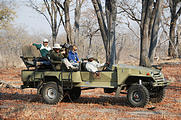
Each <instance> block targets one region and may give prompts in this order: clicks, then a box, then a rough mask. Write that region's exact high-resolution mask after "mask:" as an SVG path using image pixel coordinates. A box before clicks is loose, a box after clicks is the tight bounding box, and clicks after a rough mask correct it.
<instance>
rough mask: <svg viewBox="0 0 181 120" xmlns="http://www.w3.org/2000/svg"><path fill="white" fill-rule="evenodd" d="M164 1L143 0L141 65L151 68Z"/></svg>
mask: <svg viewBox="0 0 181 120" xmlns="http://www.w3.org/2000/svg"><path fill="white" fill-rule="evenodd" d="M161 3H162V0H156V1H155V2H154V1H153V0H142V13H141V28H140V36H141V44H140V65H141V66H147V67H149V66H151V62H153V61H151V60H153V57H154V56H153V52H154V50H155V47H156V44H157V36H158V31H159V23H160V9H161Z"/></svg>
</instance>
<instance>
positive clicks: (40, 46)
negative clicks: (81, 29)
mask: <svg viewBox="0 0 181 120" xmlns="http://www.w3.org/2000/svg"><path fill="white" fill-rule="evenodd" d="M32 45H33V46H36V48H37V49H39V50H40V53H41V56H42V57H47V54H48V52H49V51H50V50H51V47H49V46H48V39H44V40H43V44H37V43H33V44H32Z"/></svg>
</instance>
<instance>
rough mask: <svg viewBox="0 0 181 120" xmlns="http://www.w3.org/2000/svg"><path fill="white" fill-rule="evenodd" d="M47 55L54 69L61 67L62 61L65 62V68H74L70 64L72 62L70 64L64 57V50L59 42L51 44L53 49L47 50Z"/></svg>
mask: <svg viewBox="0 0 181 120" xmlns="http://www.w3.org/2000/svg"><path fill="white" fill-rule="evenodd" d="M48 57H49V58H50V60H51V62H52V64H54V65H55V68H56V70H60V69H61V65H62V63H64V64H65V66H66V68H67V69H76V68H75V67H74V66H72V64H70V62H69V61H68V59H67V58H66V55H65V51H64V50H63V49H62V47H61V46H60V45H59V44H55V45H54V46H53V50H51V51H50V52H49V54H48Z"/></svg>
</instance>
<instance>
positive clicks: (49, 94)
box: [47, 88, 57, 99]
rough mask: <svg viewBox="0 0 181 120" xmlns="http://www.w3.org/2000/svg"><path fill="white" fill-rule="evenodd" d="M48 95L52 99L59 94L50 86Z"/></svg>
mask: <svg viewBox="0 0 181 120" xmlns="http://www.w3.org/2000/svg"><path fill="white" fill-rule="evenodd" d="M47 96H48V98H50V99H55V98H56V96H57V91H56V90H55V89H53V88H49V89H48V91H47Z"/></svg>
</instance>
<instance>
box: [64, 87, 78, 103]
mask: <svg viewBox="0 0 181 120" xmlns="http://www.w3.org/2000/svg"><path fill="white" fill-rule="evenodd" d="M67 94H68V95H69V96H65V97H64V99H63V101H65V102H66V101H70V99H71V100H72V101H74V100H77V99H78V98H79V97H80V95H81V89H80V87H75V88H72V89H71V90H70V91H67Z"/></svg>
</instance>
